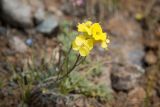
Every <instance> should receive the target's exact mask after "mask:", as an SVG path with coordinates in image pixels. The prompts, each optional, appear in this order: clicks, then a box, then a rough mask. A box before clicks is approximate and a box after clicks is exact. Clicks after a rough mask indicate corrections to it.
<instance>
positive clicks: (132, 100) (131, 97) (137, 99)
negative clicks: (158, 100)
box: [127, 87, 146, 107]
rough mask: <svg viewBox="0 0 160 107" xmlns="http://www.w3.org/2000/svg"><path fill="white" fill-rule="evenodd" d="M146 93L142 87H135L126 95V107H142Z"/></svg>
mask: <svg viewBox="0 0 160 107" xmlns="http://www.w3.org/2000/svg"><path fill="white" fill-rule="evenodd" d="M145 98H146V92H145V90H144V89H143V88H142V87H136V88H135V89H133V90H131V91H130V92H129V93H128V98H127V102H128V107H129V106H132V107H143V104H144V100H145Z"/></svg>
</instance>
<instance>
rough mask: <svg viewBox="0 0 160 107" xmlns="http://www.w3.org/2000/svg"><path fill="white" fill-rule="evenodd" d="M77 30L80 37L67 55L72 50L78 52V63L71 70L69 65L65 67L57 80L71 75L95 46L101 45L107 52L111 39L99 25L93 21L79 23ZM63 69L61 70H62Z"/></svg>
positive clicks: (76, 38)
mask: <svg viewBox="0 0 160 107" xmlns="http://www.w3.org/2000/svg"><path fill="white" fill-rule="evenodd" d="M77 28H78V35H77V36H76V37H75V39H74V40H73V41H72V44H71V48H70V49H69V51H68V53H67V54H70V51H71V49H73V50H74V51H77V52H78V55H77V58H76V61H75V63H73V66H71V67H70V68H69V67H68V65H67V67H65V73H61V76H58V79H57V80H61V79H63V78H64V77H66V76H67V75H68V74H69V73H71V72H72V71H73V70H74V68H75V67H76V66H78V65H79V64H81V62H83V61H84V60H85V58H86V56H88V55H89V53H90V52H91V50H92V49H93V47H94V46H95V44H99V45H100V46H101V47H102V48H104V49H105V50H107V48H108V43H109V38H108V36H107V33H105V32H103V30H102V28H101V25H100V24H99V23H92V22H91V21H86V22H84V23H79V24H78V26H77ZM65 60H66V61H67V60H69V59H68V55H66V58H65ZM66 61H64V62H66ZM62 67H63V64H62ZM62 67H61V68H60V69H61V70H62ZM62 71H63V70H62ZM60 72H61V71H60Z"/></svg>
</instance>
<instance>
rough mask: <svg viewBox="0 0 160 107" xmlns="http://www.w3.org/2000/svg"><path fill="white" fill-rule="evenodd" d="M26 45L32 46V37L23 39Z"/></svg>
mask: <svg viewBox="0 0 160 107" xmlns="http://www.w3.org/2000/svg"><path fill="white" fill-rule="evenodd" d="M25 43H26V45H28V46H32V45H33V39H32V38H28V39H27V40H26V41H25Z"/></svg>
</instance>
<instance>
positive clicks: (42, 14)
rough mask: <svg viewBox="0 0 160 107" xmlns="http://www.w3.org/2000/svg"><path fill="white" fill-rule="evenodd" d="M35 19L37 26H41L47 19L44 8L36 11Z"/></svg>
mask: <svg viewBox="0 0 160 107" xmlns="http://www.w3.org/2000/svg"><path fill="white" fill-rule="evenodd" d="M34 19H35V23H36V24H40V23H41V22H42V21H43V20H44V19H45V11H44V9H43V8H38V9H37V10H36V11H35V14H34Z"/></svg>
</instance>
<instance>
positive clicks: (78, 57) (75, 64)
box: [58, 54, 81, 80]
mask: <svg viewBox="0 0 160 107" xmlns="http://www.w3.org/2000/svg"><path fill="white" fill-rule="evenodd" d="M80 58H81V56H80V54H79V55H78V56H77V59H76V62H75V63H74V65H73V66H72V67H71V68H70V69H69V70H68V72H67V73H66V74H64V75H63V76H62V77H60V78H59V79H58V80H61V79H63V78H65V77H67V76H68V75H69V74H70V73H71V72H72V71H73V70H74V69H75V67H76V66H77V64H78V62H79V59H80Z"/></svg>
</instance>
